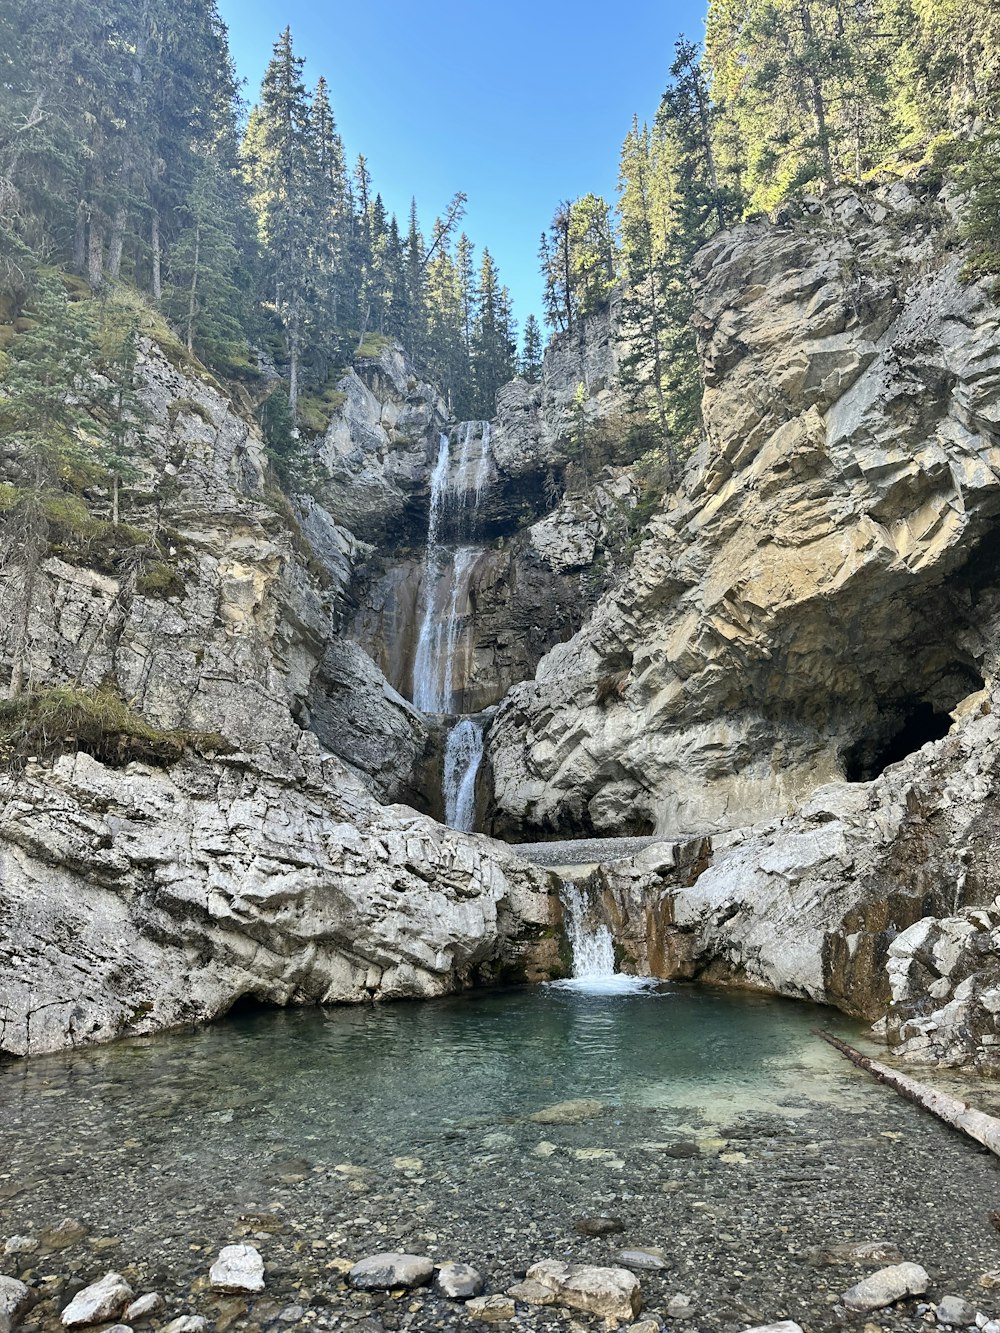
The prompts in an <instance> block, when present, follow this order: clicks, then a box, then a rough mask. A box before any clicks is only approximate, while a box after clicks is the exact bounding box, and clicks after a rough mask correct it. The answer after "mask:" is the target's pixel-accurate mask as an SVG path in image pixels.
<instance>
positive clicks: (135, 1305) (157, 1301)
mask: <svg viewBox="0 0 1000 1333" xmlns="http://www.w3.org/2000/svg"><path fill="white" fill-rule="evenodd" d="M165 1304H166V1302H165V1301H164V1299H163V1297H162V1296H161V1295H160V1293H159V1292H158V1291H150V1292H148V1293H147V1294H146V1295H145V1296H140V1297H139V1299H138V1300H137V1301H133V1302H132V1304H131V1305H130V1306H129V1307H128V1309H127V1310H126V1311H125V1319H126V1321H127V1322H128V1323H132V1322H133V1321H135V1322H138V1321H139V1320H140V1319H148V1318H149V1316H150V1315H154V1314H159V1313H160V1311H161V1310H162V1309H163V1307H164V1305H165Z"/></svg>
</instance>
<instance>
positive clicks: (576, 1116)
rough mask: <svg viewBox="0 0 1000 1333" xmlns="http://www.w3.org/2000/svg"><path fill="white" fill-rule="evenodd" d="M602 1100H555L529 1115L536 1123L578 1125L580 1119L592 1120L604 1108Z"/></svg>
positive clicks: (580, 1098) (590, 1098) (587, 1098)
mask: <svg viewBox="0 0 1000 1333" xmlns="http://www.w3.org/2000/svg"><path fill="white" fill-rule="evenodd" d="M605 1109H606V1108H605V1105H604V1103H603V1102H599V1101H595V1100H594V1098H593V1097H576V1098H574V1099H573V1100H571V1101H568V1102H556V1103H555V1104H554V1105H552V1106H543V1107H542V1109H541V1110H540V1111H535V1113H534V1114H533V1115H529V1116H528V1119H529V1120H533V1121H534V1122H535V1124H536V1125H578V1124H579V1123H580V1122H581V1121H582V1120H593V1119H595V1117H597V1116H599V1115H601V1114H602V1113H603V1111H604V1110H605Z"/></svg>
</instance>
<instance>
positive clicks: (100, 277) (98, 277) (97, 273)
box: [87, 214, 104, 292]
mask: <svg viewBox="0 0 1000 1333" xmlns="http://www.w3.org/2000/svg"><path fill="white" fill-rule="evenodd" d="M87 281H88V282H89V283H90V290H91V291H92V292H99V291H100V290H101V288H102V287H103V286H104V234H103V232H102V231H101V228H100V225H99V224H98V223H97V222H95V220H94V215H93V214H91V215H90V234H89V236H88V240H87Z"/></svg>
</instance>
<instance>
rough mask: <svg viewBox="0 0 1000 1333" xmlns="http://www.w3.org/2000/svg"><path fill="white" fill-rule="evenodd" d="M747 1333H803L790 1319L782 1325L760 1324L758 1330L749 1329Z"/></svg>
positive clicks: (784, 1320) (782, 1322) (783, 1321)
mask: <svg viewBox="0 0 1000 1333" xmlns="http://www.w3.org/2000/svg"><path fill="white" fill-rule="evenodd" d="M746 1333H802V1328H801V1326H800V1325H799V1324H793V1323H792V1321H791V1320H790V1319H783V1320H782V1321H781V1323H780V1324H759V1325H758V1326H757V1327H756V1328H748V1329H747V1330H746Z"/></svg>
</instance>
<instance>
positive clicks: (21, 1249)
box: [3, 1236, 38, 1254]
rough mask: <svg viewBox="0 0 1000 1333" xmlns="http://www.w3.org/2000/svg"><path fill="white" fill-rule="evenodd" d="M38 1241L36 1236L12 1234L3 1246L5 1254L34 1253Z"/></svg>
mask: <svg viewBox="0 0 1000 1333" xmlns="http://www.w3.org/2000/svg"><path fill="white" fill-rule="evenodd" d="M37 1249H38V1241H37V1240H35V1238H34V1236H10V1237H8V1239H7V1244H6V1245H5V1246H4V1247H3V1252H4V1254H34V1252H35V1251H36V1250H37Z"/></svg>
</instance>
